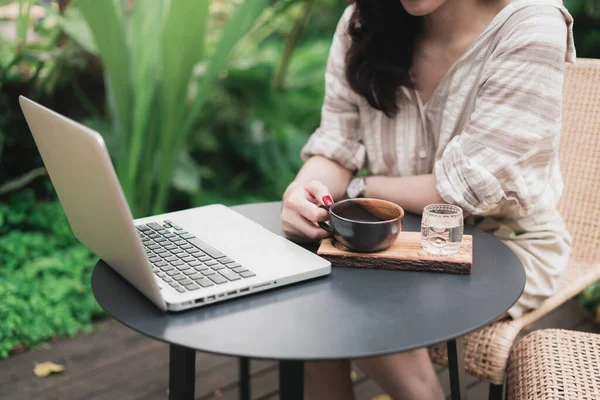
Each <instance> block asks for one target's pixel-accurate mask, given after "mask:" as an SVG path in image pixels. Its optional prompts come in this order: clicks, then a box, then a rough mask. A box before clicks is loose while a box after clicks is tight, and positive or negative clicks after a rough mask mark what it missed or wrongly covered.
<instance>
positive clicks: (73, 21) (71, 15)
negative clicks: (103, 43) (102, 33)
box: [61, 7, 98, 55]
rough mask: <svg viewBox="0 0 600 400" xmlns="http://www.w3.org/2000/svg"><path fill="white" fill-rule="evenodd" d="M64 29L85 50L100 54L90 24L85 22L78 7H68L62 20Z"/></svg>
mask: <svg viewBox="0 0 600 400" xmlns="http://www.w3.org/2000/svg"><path fill="white" fill-rule="evenodd" d="M61 26H62V29H63V30H64V31H65V32H66V34H67V35H69V36H70V37H71V39H73V40H74V41H75V42H77V44H79V45H80V46H81V47H82V48H83V49H84V50H85V51H87V52H89V53H91V54H94V55H98V47H97V46H96V42H94V37H93V36H92V31H90V26H89V25H88V24H87V23H86V22H85V20H84V19H83V16H82V15H81V11H80V10H79V8H78V7H68V8H67V9H66V11H65V15H64V17H63V20H62V24H61Z"/></svg>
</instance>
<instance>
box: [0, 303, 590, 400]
mask: <svg viewBox="0 0 600 400" xmlns="http://www.w3.org/2000/svg"><path fill="white" fill-rule="evenodd" d="M545 328H562V329H574V330H579V331H586V332H595V333H600V325H598V324H596V323H595V322H594V320H593V316H592V315H591V313H589V312H588V311H586V310H584V309H583V308H582V307H580V306H579V305H578V304H577V303H576V302H575V301H569V302H567V303H565V304H564V305H563V306H561V307H560V308H558V309H557V310H555V311H554V312H552V313H550V314H549V315H547V316H546V317H545V318H543V319H542V320H540V321H538V322H536V323H535V324H533V325H532V326H531V327H529V328H528V329H527V332H525V333H528V332H530V331H532V330H535V329H545ZM41 361H53V362H57V363H61V364H64V365H65V367H66V371H65V372H64V373H62V374H58V375H54V376H50V377H47V378H38V377H36V376H34V375H33V372H32V371H33V367H34V365H35V362H41ZM237 368H238V363H237V359H236V358H233V357H224V356H217V355H211V354H204V353H197V356H196V399H199V400H212V399H219V400H237V398H238V395H239V391H238V390H239V389H238V369H237ZM250 368H251V373H252V384H251V385H252V399H256V400H275V399H278V398H279V395H278V382H277V379H278V369H277V363H276V362H273V361H257V360H253V361H252V362H251V364H250ZM436 372H437V374H438V376H439V378H440V382H441V384H442V387H443V388H444V392H445V393H446V395H449V384H448V372H447V370H446V369H445V368H441V367H439V366H436ZM167 385H168V346H167V345H166V344H164V343H160V342H157V341H154V340H152V339H149V338H146V337H144V336H142V335H140V334H138V333H136V332H134V331H132V330H130V329H128V328H127V327H124V326H122V325H121V324H119V323H118V322H116V321H113V320H105V321H101V322H100V323H98V324H96V329H95V330H94V332H93V333H90V334H85V335H79V336H77V337H74V338H66V339H55V340H52V341H51V342H49V345H48V346H46V347H45V348H41V349H37V350H31V351H27V352H24V353H21V354H17V355H14V356H12V357H11V358H10V359H8V360H2V361H0V398H1V399H5V398H7V399H11V400H29V399H34V398H35V399H36V400H55V399H57V400H59V399H60V400H62V399H68V400H71V399H85V400H109V399H139V400H141V399H144V400H155V399H156V400H159V399H166V398H167ZM488 387H489V386H488V383H487V382H485V381H477V380H475V379H474V378H471V377H469V378H468V382H467V392H468V395H469V399H476V400H477V399H485V398H487V393H488ZM355 394H356V399H357V400H371V399H373V398H374V397H375V396H377V395H379V394H382V390H381V388H379V387H378V386H377V384H375V383H374V382H373V381H371V380H369V379H368V378H366V377H364V376H363V375H362V374H360V373H358V374H357V375H356V380H355Z"/></svg>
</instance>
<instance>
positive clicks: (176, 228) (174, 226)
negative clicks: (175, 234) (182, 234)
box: [171, 224, 183, 231]
mask: <svg viewBox="0 0 600 400" xmlns="http://www.w3.org/2000/svg"><path fill="white" fill-rule="evenodd" d="M171 225H172V226H173V229H175V230H176V231H182V230H183V228H182V227H180V226H177V225H175V224H171Z"/></svg>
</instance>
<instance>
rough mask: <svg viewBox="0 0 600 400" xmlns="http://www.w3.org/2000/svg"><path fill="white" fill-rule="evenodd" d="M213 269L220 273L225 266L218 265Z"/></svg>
mask: <svg viewBox="0 0 600 400" xmlns="http://www.w3.org/2000/svg"><path fill="white" fill-rule="evenodd" d="M211 268H212V269H213V270H215V271H218V270H220V269H225V266H224V265H221V264H217V265H213V266H212V267H211Z"/></svg>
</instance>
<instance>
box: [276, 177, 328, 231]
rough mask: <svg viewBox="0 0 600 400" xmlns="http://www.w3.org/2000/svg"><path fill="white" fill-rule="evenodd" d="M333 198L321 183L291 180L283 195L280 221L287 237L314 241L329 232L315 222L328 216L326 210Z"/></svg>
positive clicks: (324, 219)
mask: <svg viewBox="0 0 600 400" xmlns="http://www.w3.org/2000/svg"><path fill="white" fill-rule="evenodd" d="M332 204H333V199H332V197H331V194H330V193H329V189H327V186H325V185H324V184H323V183H321V182H319V181H316V180H313V181H310V182H307V183H298V182H292V184H291V185H290V186H289V187H288V188H287V190H286V191H285V194H284V195H283V207H282V209H281V222H282V223H283V230H284V232H285V235H286V237H287V238H288V239H290V240H293V241H296V242H307V241H316V240H319V239H322V238H324V237H327V236H331V234H330V233H329V232H327V231H325V230H324V229H322V228H319V227H318V225H317V222H319V221H326V220H327V219H328V218H329V213H328V212H327V210H324V209H322V208H319V206H321V205H324V206H330V205H332Z"/></svg>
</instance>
